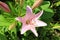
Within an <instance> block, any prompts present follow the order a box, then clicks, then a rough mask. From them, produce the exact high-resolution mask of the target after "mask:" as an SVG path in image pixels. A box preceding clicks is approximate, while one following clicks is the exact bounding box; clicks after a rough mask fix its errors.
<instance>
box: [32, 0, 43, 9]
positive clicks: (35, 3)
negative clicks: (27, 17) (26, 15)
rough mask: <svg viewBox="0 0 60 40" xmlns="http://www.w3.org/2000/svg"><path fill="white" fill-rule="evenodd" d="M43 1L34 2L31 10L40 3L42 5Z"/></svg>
mask: <svg viewBox="0 0 60 40" xmlns="http://www.w3.org/2000/svg"><path fill="white" fill-rule="evenodd" d="M42 1H43V0H36V1H35V2H34V4H33V6H32V9H34V8H36V7H38V6H39V5H40V4H41V3H42Z"/></svg>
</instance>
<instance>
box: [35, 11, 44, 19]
mask: <svg viewBox="0 0 60 40" xmlns="http://www.w3.org/2000/svg"><path fill="white" fill-rule="evenodd" d="M42 14H43V10H42V11H40V12H39V13H37V14H36V15H35V19H38V18H39V17H41V15H42Z"/></svg>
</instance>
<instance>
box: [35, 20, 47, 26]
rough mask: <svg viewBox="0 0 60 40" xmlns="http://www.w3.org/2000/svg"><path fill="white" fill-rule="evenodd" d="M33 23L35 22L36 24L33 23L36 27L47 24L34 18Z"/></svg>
mask: <svg viewBox="0 0 60 40" xmlns="http://www.w3.org/2000/svg"><path fill="white" fill-rule="evenodd" d="M35 23H36V24H35V25H36V27H42V26H47V24H46V23H45V22H43V21H40V20H36V21H35Z"/></svg>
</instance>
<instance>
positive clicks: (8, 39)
mask: <svg viewBox="0 0 60 40" xmlns="http://www.w3.org/2000/svg"><path fill="white" fill-rule="evenodd" d="M34 2H35V0H24V2H23V5H22V7H21V5H20V4H19V2H18V3H16V1H15V0H13V1H12V0H11V1H5V3H7V4H8V5H9V8H10V10H11V12H9V13H8V12H5V11H3V10H1V8H0V40H20V39H21V40H60V1H59V0H58V1H56V0H54V2H51V0H44V1H43V3H42V4H41V5H39V6H38V7H37V8H35V9H34V10H33V12H34V13H38V12H39V11H40V10H43V11H44V13H43V15H42V16H41V18H39V19H40V20H43V21H44V22H46V23H47V24H48V25H47V26H46V27H40V28H36V29H37V31H38V34H39V36H38V37H35V35H34V34H33V33H32V32H31V31H27V32H26V33H25V34H24V35H21V34H20V28H21V26H22V24H21V23H20V22H16V20H15V18H16V17H17V16H21V17H23V16H24V15H25V13H26V6H27V5H29V6H30V7H32V5H33V3H34ZM14 22H16V25H15V26H14V28H13V29H12V30H9V26H10V25H11V24H12V23H14Z"/></svg>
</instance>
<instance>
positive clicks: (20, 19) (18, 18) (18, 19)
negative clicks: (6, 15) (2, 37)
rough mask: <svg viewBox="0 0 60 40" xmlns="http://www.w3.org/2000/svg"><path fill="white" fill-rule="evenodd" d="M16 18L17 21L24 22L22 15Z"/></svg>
mask: <svg viewBox="0 0 60 40" xmlns="http://www.w3.org/2000/svg"><path fill="white" fill-rule="evenodd" d="M15 19H16V20H17V21H20V22H22V23H23V22H24V20H23V18H21V17H16V18H15Z"/></svg>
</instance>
